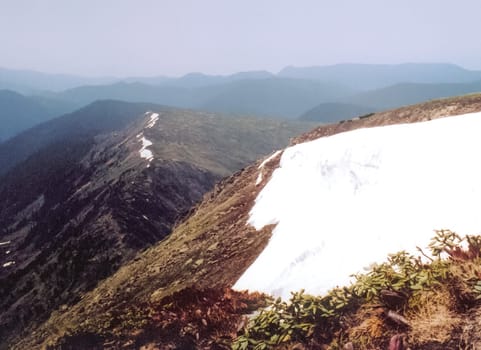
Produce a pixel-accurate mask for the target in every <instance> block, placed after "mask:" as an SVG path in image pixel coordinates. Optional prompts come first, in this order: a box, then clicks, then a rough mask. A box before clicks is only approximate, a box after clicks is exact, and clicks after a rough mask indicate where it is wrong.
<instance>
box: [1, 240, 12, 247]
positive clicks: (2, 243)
mask: <svg viewBox="0 0 481 350" xmlns="http://www.w3.org/2000/svg"><path fill="white" fill-rule="evenodd" d="M10 243H12V241H6V242H0V247H1V246H4V245H9V244H10Z"/></svg>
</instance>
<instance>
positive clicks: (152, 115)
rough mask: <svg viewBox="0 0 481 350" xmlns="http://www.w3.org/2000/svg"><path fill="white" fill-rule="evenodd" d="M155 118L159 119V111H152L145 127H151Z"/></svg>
mask: <svg viewBox="0 0 481 350" xmlns="http://www.w3.org/2000/svg"><path fill="white" fill-rule="evenodd" d="M157 120H159V113H152V114H151V115H150V120H149V124H147V128H148V129H150V128H153V127H154V125H155V123H157Z"/></svg>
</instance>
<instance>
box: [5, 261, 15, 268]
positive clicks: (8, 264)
mask: <svg viewBox="0 0 481 350" xmlns="http://www.w3.org/2000/svg"><path fill="white" fill-rule="evenodd" d="M12 265H15V261H7V262H6V263H5V264H3V265H2V266H3V267H9V266H12Z"/></svg>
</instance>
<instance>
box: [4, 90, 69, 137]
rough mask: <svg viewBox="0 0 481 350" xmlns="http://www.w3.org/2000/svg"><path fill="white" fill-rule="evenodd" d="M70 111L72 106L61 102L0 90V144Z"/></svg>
mask: <svg viewBox="0 0 481 350" xmlns="http://www.w3.org/2000/svg"><path fill="white" fill-rule="evenodd" d="M69 110H71V105H70V104H68V103H63V102H62V101H60V100H55V99H50V98H46V97H45V98H44V97H29V96H24V95H21V94H19V93H17V92H14V91H10V90H0V142H2V141H5V140H7V139H9V138H10V137H12V136H14V135H16V134H18V133H19V132H21V131H23V130H25V129H28V128H30V127H32V126H33V125H36V124H39V123H41V122H44V121H46V120H48V119H51V118H53V117H55V116H58V115H60V114H63V113H65V112H67V111H69Z"/></svg>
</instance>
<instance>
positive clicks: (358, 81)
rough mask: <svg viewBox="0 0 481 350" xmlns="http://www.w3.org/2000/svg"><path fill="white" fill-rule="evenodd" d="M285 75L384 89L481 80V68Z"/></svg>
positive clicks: (365, 67) (407, 66)
mask: <svg viewBox="0 0 481 350" xmlns="http://www.w3.org/2000/svg"><path fill="white" fill-rule="evenodd" d="M278 76H281V77H289V78H298V79H312V80H321V81H335V82H337V83H340V84H344V85H347V86H350V87H352V88H354V89H359V90H372V89H379V88H384V87H387V86H390V85H394V84H399V83H426V84H437V83H469V82H472V81H475V80H481V71H476V70H467V69H464V68H462V67H460V66H457V65H454V64H447V63H404V64H348V63H346V64H336V65H332V66H314V67H293V66H290V67H286V68H284V69H283V70H281V71H280V72H279V74H278Z"/></svg>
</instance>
